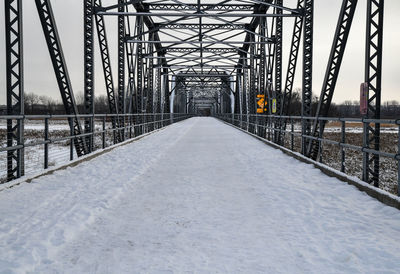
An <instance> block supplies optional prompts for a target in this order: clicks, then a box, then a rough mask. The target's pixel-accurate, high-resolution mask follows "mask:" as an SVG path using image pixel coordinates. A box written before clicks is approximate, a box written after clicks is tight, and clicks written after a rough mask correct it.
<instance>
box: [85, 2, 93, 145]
mask: <svg viewBox="0 0 400 274" xmlns="http://www.w3.org/2000/svg"><path fill="white" fill-rule="evenodd" d="M93 8H94V0H85V1H84V11H83V22H84V49H85V50H84V100H85V101H84V105H85V114H94V43H93V30H94V16H93ZM93 129H94V120H93V119H90V118H86V119H85V133H92V132H93ZM85 139H86V145H87V147H88V152H89V153H90V152H91V151H92V150H93V136H87V137H85Z"/></svg>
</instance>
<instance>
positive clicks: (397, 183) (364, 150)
mask: <svg viewBox="0 0 400 274" xmlns="http://www.w3.org/2000/svg"><path fill="white" fill-rule="evenodd" d="M216 118H219V119H221V120H223V121H225V122H227V123H230V124H233V125H235V126H237V127H240V128H242V129H243V130H246V131H248V132H250V133H252V134H256V135H258V136H259V137H262V138H264V139H266V140H269V141H272V142H274V143H276V144H277V145H280V146H282V147H285V148H288V149H290V150H292V151H296V152H301V153H303V154H304V150H303V149H302V144H305V143H307V142H308V143H309V142H311V141H316V142H318V144H317V145H318V155H319V157H318V159H317V160H318V161H319V162H324V163H328V164H329V165H330V166H331V167H333V168H335V169H338V170H340V171H341V172H343V173H348V172H347V167H351V168H354V167H353V166H349V165H348V164H346V162H347V161H350V160H352V159H348V158H349V157H346V151H349V150H351V151H354V152H357V153H359V154H360V155H359V156H357V157H358V159H360V161H357V159H355V161H354V159H353V162H351V161H350V164H356V165H358V166H360V165H361V169H362V172H365V168H368V166H365V165H363V164H362V163H363V161H366V158H367V157H368V154H371V155H378V156H379V157H382V158H384V159H390V160H391V161H393V162H395V163H396V164H395V167H394V166H392V165H390V167H389V168H387V167H385V166H384V165H385V163H383V164H382V166H381V167H380V169H381V170H383V171H385V172H386V173H389V172H390V173H391V175H392V176H391V177H390V178H389V179H387V178H386V180H389V183H388V182H386V181H385V180H381V181H382V182H381V183H380V184H379V187H380V188H382V189H384V190H386V191H389V192H392V193H393V194H397V195H398V196H400V119H397V120H383V119H382V120H376V119H356V118H326V117H323V118H322V117H321V118H316V117H301V116H275V115H260V114H254V115H251V114H249V115H246V114H243V115H242V114H217V115H216ZM305 121H307V122H317V123H320V124H319V125H320V128H321V127H323V126H325V125H326V124H327V125H329V123H332V122H334V123H336V124H337V125H338V126H337V127H336V128H335V130H334V133H335V134H332V130H330V129H332V128H329V127H327V128H326V129H325V131H324V133H323V134H321V132H320V133H319V134H318V136H317V137H316V136H311V135H304V134H302V130H301V128H302V127H301V126H302V124H303V123H304V122H305ZM371 123H375V124H380V125H381V126H382V125H385V126H386V127H387V128H390V131H389V133H390V136H389V142H390V144H389V145H388V149H389V150H390V151H384V150H381V151H377V150H374V149H371V148H369V147H366V146H365V140H366V138H368V135H367V128H368V126H369V125H370V124H371ZM348 124H356V125H359V126H358V127H356V130H354V129H355V128H354V126H352V127H351V128H349V127H348ZM282 125H285V126H282ZM327 135H330V136H327ZM349 135H355V137H360V138H357V140H356V141H354V140H353V141H352V142H349V141H348V140H347V137H348V136H349ZM382 136H383V134H381V137H382ZM352 137H354V136H352ZM325 147H326V148H325ZM335 147H336V148H337V152H338V154H337V155H334V154H332V151H327V149H328V150H334V148H335ZM324 153H326V154H328V157H329V158H336V157H337V156H338V158H339V159H338V161H336V162H338V163H340V167H338V166H337V164H336V163H335V162H332V159H329V158H328V159H324ZM352 157H353V155H352ZM357 157H356V158H357ZM390 164H391V163H390ZM349 173H350V175H352V176H355V175H356V174H354V172H349ZM396 173H397V174H396ZM381 175H382V174H381ZM383 175H385V174H383ZM359 177H361V176H359ZM396 177H397V178H396ZM360 179H362V178H360Z"/></svg>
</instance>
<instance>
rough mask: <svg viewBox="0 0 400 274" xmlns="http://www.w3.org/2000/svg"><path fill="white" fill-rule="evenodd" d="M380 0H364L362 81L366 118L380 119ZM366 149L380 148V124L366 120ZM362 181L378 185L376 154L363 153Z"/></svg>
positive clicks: (381, 29)
mask: <svg viewBox="0 0 400 274" xmlns="http://www.w3.org/2000/svg"><path fill="white" fill-rule="evenodd" d="M383 13H384V0H368V1H367V35H366V53H365V83H367V84H368V87H369V95H368V111H367V114H366V118H373V119H380V118H381V86H382V51H383ZM366 138H367V142H366V145H367V146H368V148H371V149H374V150H377V151H379V149H380V145H379V142H380V124H379V123H373V124H372V123H370V124H369V126H368V128H367V132H366ZM366 158H367V159H366V161H365V162H364V165H365V166H364V171H363V180H364V181H366V182H367V183H369V184H373V185H374V186H376V187H379V155H377V154H373V155H370V154H369V153H367V154H366Z"/></svg>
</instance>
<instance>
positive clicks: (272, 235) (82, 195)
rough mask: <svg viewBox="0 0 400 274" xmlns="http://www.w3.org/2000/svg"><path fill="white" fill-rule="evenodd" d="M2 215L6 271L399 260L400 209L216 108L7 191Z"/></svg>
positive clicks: (301, 267) (290, 269) (290, 267)
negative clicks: (248, 130) (214, 114)
mask: <svg viewBox="0 0 400 274" xmlns="http://www.w3.org/2000/svg"><path fill="white" fill-rule="evenodd" d="M0 219H1V220H0V270H3V271H5V272H6V273H7V270H9V271H10V272H14V271H16V272H28V271H32V272H35V273H38V272H57V271H60V272H66V273H73V272H76V273H126V272H129V273H170V272H178V273H182V272H186V271H188V272H192V271H193V272H196V273H201V272H214V273H215V272H241V273H258V272H260V273H261V272H263V273H277V272H286V273H299V272H308V273H309V272H314V273H337V272H351V273H353V272H358V271H359V272H379V273H382V272H385V271H388V272H393V273H394V272H397V271H398V270H399V269H400V245H399V242H400V212H399V211H398V210H396V209H394V208H391V207H387V206H385V205H383V204H381V203H380V202H378V201H376V200H374V199H373V198H370V197H369V196H367V195H365V194H364V193H362V192H359V191H358V190H356V189H355V188H354V187H352V186H349V185H347V184H346V183H343V182H341V181H339V180H337V179H335V178H329V177H326V176H325V175H323V174H322V173H321V172H320V171H319V170H317V169H315V168H314V167H312V166H310V165H307V164H304V163H301V162H299V161H297V160H294V159H292V158H290V157H288V156H286V155H284V154H283V153H282V152H280V151H278V150H275V149H273V148H270V147H268V146H267V145H265V144H264V143H262V142H260V141H258V140H256V139H255V138H253V137H251V136H249V135H247V134H245V133H243V132H241V131H239V130H236V129H234V128H232V127H230V126H228V125H225V124H223V123H222V122H220V121H218V120H215V119H213V118H192V119H189V120H186V121H183V122H181V123H177V124H174V125H171V126H169V127H168V128H166V129H164V130H162V131H160V132H158V133H155V134H151V135H149V136H147V137H145V138H143V139H141V140H139V141H136V142H133V143H131V144H128V145H125V146H121V147H119V148H116V149H115V150H113V151H112V152H110V153H107V154H103V155H101V156H99V157H97V158H95V159H92V160H91V161H87V162H84V163H82V164H79V165H78V166H76V167H73V168H68V169H66V170H62V171H57V172H56V173H55V174H53V175H48V176H44V177H41V178H39V179H37V180H34V181H33V183H31V184H21V185H20V186H17V187H15V188H13V189H9V190H5V191H2V192H0ZM0 272H1V271H0Z"/></svg>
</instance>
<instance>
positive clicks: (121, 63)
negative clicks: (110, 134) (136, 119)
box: [117, 0, 126, 141]
mask: <svg viewBox="0 0 400 274" xmlns="http://www.w3.org/2000/svg"><path fill="white" fill-rule="evenodd" d="M125 1H126V0H118V5H119V6H118V12H124V11H125V6H124V4H125ZM117 33H118V113H119V114H121V115H124V114H125V16H124V15H118V30H117ZM124 121H125V119H124V117H122V119H120V123H119V125H118V126H119V127H120V128H121V130H120V131H119V132H120V135H121V137H120V138H121V140H122V141H124V140H125V130H124V128H125V123H124Z"/></svg>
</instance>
